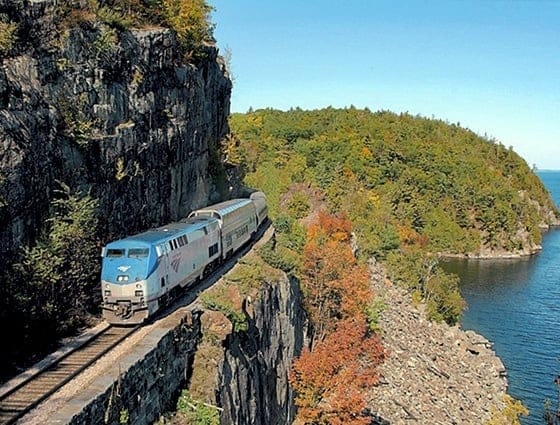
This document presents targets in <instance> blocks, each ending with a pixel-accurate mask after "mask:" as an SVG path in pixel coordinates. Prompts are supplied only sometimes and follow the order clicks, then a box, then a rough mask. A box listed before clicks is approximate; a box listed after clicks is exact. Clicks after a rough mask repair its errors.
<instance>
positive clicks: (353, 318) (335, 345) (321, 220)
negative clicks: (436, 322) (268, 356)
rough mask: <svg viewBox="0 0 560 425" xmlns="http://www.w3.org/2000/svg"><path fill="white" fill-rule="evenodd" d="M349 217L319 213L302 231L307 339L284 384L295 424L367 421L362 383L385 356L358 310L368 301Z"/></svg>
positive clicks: (367, 286) (373, 376) (353, 424)
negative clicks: (294, 410) (293, 407)
mask: <svg viewBox="0 0 560 425" xmlns="http://www.w3.org/2000/svg"><path fill="white" fill-rule="evenodd" d="M350 242H351V222H350V221H349V220H348V219H346V218H345V217H335V216H332V215H328V214H326V213H319V216H318V218H317V221H316V222H315V224H313V225H311V226H310V227H309V229H308V233H307V243H306V245H305V247H304V252H303V264H302V288H303V291H304V294H305V301H304V302H305V307H306V311H307V313H308V316H309V321H310V328H311V344H310V348H309V349H307V348H306V349H305V350H304V352H303V353H302V355H301V356H300V357H299V358H298V359H296V360H295V361H294V364H293V368H292V373H291V374H290V383H291V385H292V387H293V389H294V390H295V392H296V399H295V403H296V406H297V407H298V413H297V418H296V422H295V423H299V424H336V425H338V424H340V425H342V424H350V425H359V424H367V423H369V422H370V420H371V418H368V417H367V415H366V414H365V413H364V409H365V407H366V398H365V395H366V393H367V389H368V387H371V386H372V385H374V384H375V383H376V382H377V380H378V374H377V372H376V366H377V365H379V364H380V363H381V362H382V361H383V358H384V356H385V353H384V350H383V347H382V344H381V341H380V339H379V338H378V337H377V336H376V335H373V334H371V331H370V329H369V328H368V325H367V320H366V317H365V315H364V312H365V311H366V309H367V307H368V306H370V305H371V303H372V301H373V292H372V291H371V288H370V283H369V274H368V271H367V268H366V267H365V266H364V265H361V264H359V263H358V262H357V261H356V259H355V257H354V255H353V253H352V249H351V246H350V245H351V244H350Z"/></svg>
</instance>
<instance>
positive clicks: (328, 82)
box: [209, 0, 560, 169]
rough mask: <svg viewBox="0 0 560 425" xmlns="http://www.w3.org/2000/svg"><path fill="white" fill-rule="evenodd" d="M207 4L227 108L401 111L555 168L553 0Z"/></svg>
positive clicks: (559, 100)
mask: <svg viewBox="0 0 560 425" xmlns="http://www.w3.org/2000/svg"><path fill="white" fill-rule="evenodd" d="M209 3H210V4H211V5H212V6H213V7H214V8H215V11H214V12H213V14H212V21H213V22H214V24H215V25H216V29H215V31H214V36H215V38H216V40H217V43H218V46H219V48H220V53H221V54H222V55H225V56H226V57H230V58H229V59H228V60H229V62H230V68H231V73H232V77H233V92H232V97H231V110H232V112H246V111H247V110H249V108H253V109H259V108H275V109H281V110H288V109H290V108H295V107H300V108H302V109H319V108H323V107H327V106H333V107H337V108H338V107H341V108H342V107H348V106H351V105H353V106H355V107H358V108H365V107H367V108H369V109H370V110H372V111H378V110H390V111H393V112H397V113H400V112H408V113H410V114H412V115H417V114H419V115H421V116H424V117H428V118H431V117H433V118H437V119H442V120H444V121H448V122H450V123H460V125H461V126H462V127H465V128H469V129H471V130H473V131H475V132H476V133H478V134H480V135H481V136H486V137H489V138H494V139H496V140H497V141H499V142H500V143H502V144H503V145H505V146H506V147H509V146H512V147H513V149H514V150H515V152H517V153H518V154H520V155H521V156H522V157H523V158H524V159H525V160H526V161H527V163H528V164H529V165H530V166H533V165H534V166H536V167H537V168H539V169H560V0H468V1H467V0H401V1H395V0H383V1H378V0H307V1H306V0H299V1H295V0H283V1H270V2H268V1H263V0H260V1H257V0H209Z"/></svg>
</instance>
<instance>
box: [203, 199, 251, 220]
mask: <svg viewBox="0 0 560 425" xmlns="http://www.w3.org/2000/svg"><path fill="white" fill-rule="evenodd" d="M251 203H252V201H251V200H250V199H246V198H239V199H230V200H229V201H224V202H220V203H219V204H214V205H209V206H207V207H204V208H200V209H198V210H196V211H195V212H201V211H210V212H217V213H218V214H220V215H221V216H223V215H227V214H228V213H230V212H232V211H235V210H237V209H239V208H241V207H244V206H245V205H248V204H251Z"/></svg>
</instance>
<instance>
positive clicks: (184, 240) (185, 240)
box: [181, 235, 189, 245]
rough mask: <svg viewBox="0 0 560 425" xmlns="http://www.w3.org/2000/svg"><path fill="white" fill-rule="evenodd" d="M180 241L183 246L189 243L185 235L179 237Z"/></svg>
mask: <svg viewBox="0 0 560 425" xmlns="http://www.w3.org/2000/svg"><path fill="white" fill-rule="evenodd" d="M181 239H183V243H184V244H185V245H187V244H188V243H189V241H188V240H187V237H186V236H185V235H183V236H181Z"/></svg>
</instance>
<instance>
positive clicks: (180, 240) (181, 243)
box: [177, 236, 185, 247]
mask: <svg viewBox="0 0 560 425" xmlns="http://www.w3.org/2000/svg"><path fill="white" fill-rule="evenodd" d="M177 243H178V244H179V246H180V247H181V246H183V245H185V242H183V237H182V236H179V237H178V238H177Z"/></svg>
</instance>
